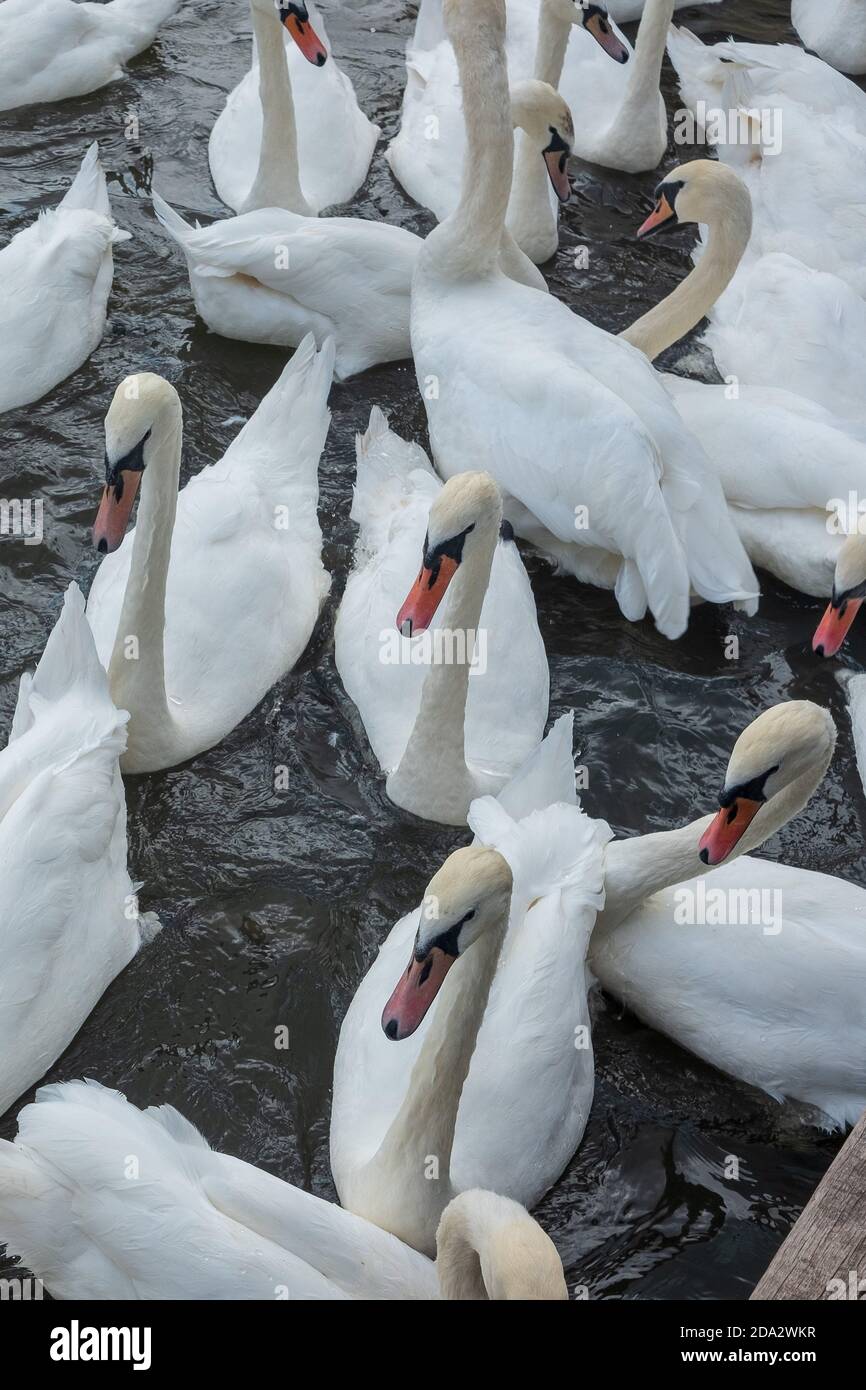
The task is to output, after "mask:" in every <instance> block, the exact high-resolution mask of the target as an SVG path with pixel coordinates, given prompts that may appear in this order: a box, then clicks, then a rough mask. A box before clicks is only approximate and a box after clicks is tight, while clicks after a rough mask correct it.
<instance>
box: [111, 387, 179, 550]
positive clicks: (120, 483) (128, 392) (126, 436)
mask: <svg viewBox="0 0 866 1390" xmlns="http://www.w3.org/2000/svg"><path fill="white" fill-rule="evenodd" d="M168 406H170V407H173V409H174V410H175V411H176V412H177V415H178V417H179V415H180V401H179V400H178V396H177V392H176V391H175V389H174V387H173V386H171V385H170V384H169V383H168V382H167V381H166V380H165V379H164V378H163V377H161V376H157V375H156V374H155V373H154V372H137V373H136V374H135V375H134V376H128V377H126V378H125V379H124V380H123V381H122V382H121V383H120V385H119V386H118V388H117V390H116V391H115V393H114V397H113V399H112V402H111V405H110V406H109V408H108V414H107V415H106V417H105V484H104V486H103V490H102V498H101V500H100V503H99V510H98V512H97V514H96V521H95V522H94V526H93V543H94V545H95V546H96V549H97V550H98V551H100V553H101V554H105V553H106V552H108V551H112V550H117V548H118V546H119V545H120V544H121V542H122V540H123V537H124V535H125V534H126V528H127V526H128V525H129V518H130V516H131V514H132V506H133V503H134V502H135V498H136V494H137V492H138V488H139V484H140V482H141V479H142V476H143V474H144V472H145V470H146V469H147V467H148V465H149V463H150V462H151V448H152V443H153V441H152V434H153V430H154V427H155V425H156V424H157V421H158V420H159V419H160V417H161V416H162V415H163V412H164V411H165V410H166V407H168Z"/></svg>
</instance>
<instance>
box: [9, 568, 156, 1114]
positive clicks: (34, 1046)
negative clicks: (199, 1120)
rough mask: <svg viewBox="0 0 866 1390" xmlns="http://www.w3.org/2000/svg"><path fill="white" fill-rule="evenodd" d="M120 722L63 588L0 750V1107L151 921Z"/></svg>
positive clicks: (59, 1045) (48, 1059)
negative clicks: (142, 911) (139, 872)
mask: <svg viewBox="0 0 866 1390" xmlns="http://www.w3.org/2000/svg"><path fill="white" fill-rule="evenodd" d="M126 721H127V715H126V714H125V713H124V712H122V711H118V710H117V709H115V707H114V704H113V703H112V701H111V697H110V696H109V693H108V684H107V682H106V679H105V672H104V671H103V669H102V667H101V666H100V664H99V660H98V658H97V655H96V650H95V648H94V645H93V638H92V636H91V633H90V629H89V628H88V626H87V621H86V619H85V617H84V600H83V598H82V597H81V594H80V592H79V590H78V588H77V587H76V586H75V585H74V584H71V585H70V586H69V589H68V590H67V592H66V597H65V599H64V601H63V610H62V612H61V614H60V617H59V618H58V620H57V623H56V624H55V627H54V630H53V632H52V633H51V636H50V637H49V638H48V642H47V643H46V646H45V651H44V652H43V653H42V657H41V659H40V661H39V665H38V666H37V668H36V671H35V673H34V674H33V675H32V676H31V675H24V676H22V677H21V686H20V689H19V693H18V703H17V706H16V709H15V716H14V719H13V722H12V730H11V733H10V735H9V742H8V744H7V746H6V748H4V749H3V752H2V753H0V874H2V881H3V910H2V912H0V958H2V961H3V969H2V972H0V1114H2V1113H3V1112H4V1111H5V1110H7V1109H8V1107H9V1106H10V1105H11V1104H12V1102H13V1101H14V1100H16V1099H17V1097H18V1096H20V1095H21V1094H22V1092H24V1091H26V1090H27V1089H28V1087H30V1086H32V1085H33V1083H34V1082H35V1081H38V1080H39V1078H40V1076H43V1075H44V1074H45V1072H46V1071H47V1070H48V1068H49V1067H50V1066H51V1065H52V1064H53V1063H54V1062H55V1061H56V1060H57V1058H58V1057H59V1056H60V1054H61V1052H63V1050H64V1048H66V1047H67V1046H68V1045H69V1043H70V1042H71V1041H72V1039H73V1038H74V1036H75V1034H76V1033H77V1032H78V1029H79V1028H80V1027H81V1025H82V1023H84V1021H85V1019H86V1018H87V1017H88V1015H89V1014H90V1012H91V1011H92V1009H93V1008H94V1007H95V1005H96V1003H97V1002H98V1000H99V998H100V997H101V995H102V994H103V993H104V991H105V990H106V989H107V988H108V986H109V985H110V984H111V981H112V980H113V979H114V977H115V975H117V974H118V972H119V971H121V970H122V969H123V968H124V966H125V965H128V963H129V962H130V960H132V957H133V956H134V955H135V953H136V952H137V950H138V948H139V946H140V945H141V944H142V941H143V940H145V939H148V938H149V937H150V936H152V935H153V933H154V930H155V929H156V928H157V926H158V923H157V922H156V919H155V918H153V917H150V916H149V917H141V916H139V914H138V911H137V906H136V897H135V890H134V888H133V884H132V882H131V880H130V877H129V874H128V873H127V869H126V802H125V800H124V794H123V784H122V783H121V780H120V772H119V770H118V762H117V760H118V757H119V755H120V754H121V753H122V752H123V749H124V747H125V746H126V732H125V728H124V726H125V724H126Z"/></svg>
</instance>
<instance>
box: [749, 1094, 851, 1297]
mask: <svg viewBox="0 0 866 1390" xmlns="http://www.w3.org/2000/svg"><path fill="white" fill-rule="evenodd" d="M839 1281H841V1282H839ZM752 1298H753V1299H776V1298H783V1299H793V1298H806V1299H810V1300H813V1301H814V1300H821V1299H843V1298H854V1299H856V1298H860V1299H864V1300H866V1114H864V1115H863V1116H862V1117H861V1119H860V1121H859V1123H858V1124H857V1125H856V1126H855V1127H854V1129H853V1130H852V1131H851V1134H850V1135H849V1136H848V1139H847V1140H846V1141H845V1144H844V1145H843V1146H842V1148H841V1149H840V1151H839V1153H838V1154H837V1155H836V1157H835V1159H834V1160H833V1162H832V1164H831V1165H830V1167H829V1168H828V1169H827V1172H826V1173H825V1174H824V1177H823V1178H822V1179H821V1181H820V1182H819V1184H818V1186H817V1187H816V1189H815V1191H814V1192H813V1193H812V1196H811V1198H810V1199H809V1203H808V1205H807V1206H806V1207H805V1208H804V1210H803V1212H802V1214H801V1216H800V1219H799V1220H798V1221H797V1223H796V1225H795V1226H794V1228H793V1230H792V1231H791V1233H790V1235H789V1236H788V1238H787V1240H786V1241H785V1242H784V1244H783V1245H782V1246H781V1248H780V1249H779V1250H778V1251H777V1253H776V1256H775V1259H774V1260H773V1262H772V1264H771V1265H770V1267H769V1269H768V1270H767V1271H766V1273H765V1274H764V1277H763V1278H762V1279H761V1281H760V1283H759V1284H758V1286H757V1288H756V1289H755V1292H754V1293H753V1294H752Z"/></svg>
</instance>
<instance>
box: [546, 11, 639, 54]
mask: <svg viewBox="0 0 866 1390" xmlns="http://www.w3.org/2000/svg"><path fill="white" fill-rule="evenodd" d="M545 4H546V6H547V8H548V9H549V10H551V11H552V13H553V14H555V15H556V17H557V19H561V20H563V21H564V22H565V23H567V24H579V25H580V26H581V28H583V29H585V30H586V32H587V33H588V34H591V35H592V37H593V38H594V39H595V41H596V43H597V44H598V45H599V47H600V48H603V49H604V51H605V53H606V54H607V55H608V57H609V58H613V60H614V62H616V63H627V62H628V49H627V48H626V46H625V44H624V43H623V41H622V39H621V38H620V37H619V35H618V34H617V32H616V30H615V29H614V27H613V25H612V24H611V22H610V15H609V14H608V12H607V6H606V5H597V4H595V3H593V0H545Z"/></svg>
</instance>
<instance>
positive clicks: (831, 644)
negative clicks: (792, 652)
mask: <svg viewBox="0 0 866 1390" xmlns="http://www.w3.org/2000/svg"><path fill="white" fill-rule="evenodd" d="M864 598H866V536H864V535H861V534H860V533H859V532H855V533H854V534H852V535H850V536H847V537H846V538H845V540H844V542H843V543H842V545H841V547H840V550H839V555H838V558H837V560H836V569H835V571H834V574H833V589H832V593H831V598H830V606H829V607H828V609H827V611H826V613H825V614H824V616H823V618H822V619H821V622H820V623H819V624H818V628H817V630H816V632H815V636H814V637H813V639H812V650H813V651H815V652H817V654H818V656H827V657H829V656H835V655H836V653H837V652H838V651H839V649H840V647H841V646H842V643H843V642H844V641H845V638H846V637H847V636H848V633H849V631H850V628H851V624H852V623H853V622H854V619H855V618H856V617H857V614H858V613H859V612H860V609H861V608H862V606H863V600H864Z"/></svg>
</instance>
